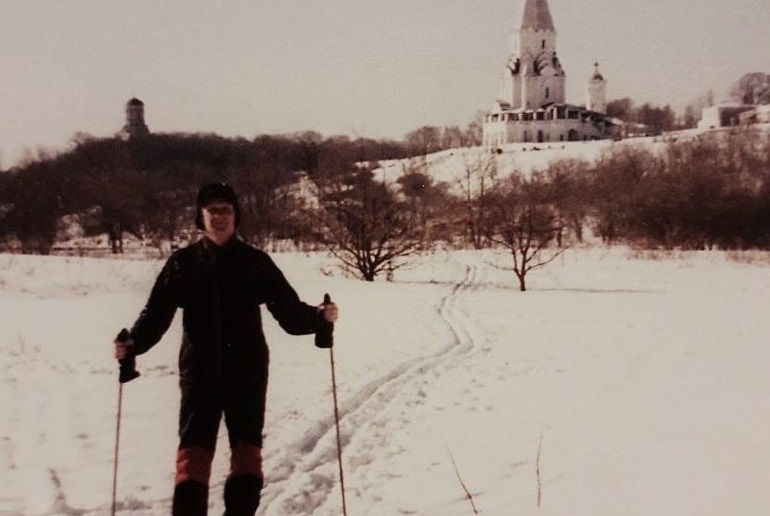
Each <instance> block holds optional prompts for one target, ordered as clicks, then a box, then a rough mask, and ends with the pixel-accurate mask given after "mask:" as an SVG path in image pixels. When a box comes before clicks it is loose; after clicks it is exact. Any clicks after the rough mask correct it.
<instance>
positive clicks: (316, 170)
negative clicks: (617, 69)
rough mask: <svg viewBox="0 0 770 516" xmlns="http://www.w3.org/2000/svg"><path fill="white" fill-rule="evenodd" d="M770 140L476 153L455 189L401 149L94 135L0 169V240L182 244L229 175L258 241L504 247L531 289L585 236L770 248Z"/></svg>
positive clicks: (740, 132) (395, 249)
mask: <svg viewBox="0 0 770 516" xmlns="http://www.w3.org/2000/svg"><path fill="white" fill-rule="evenodd" d="M769 134H770V133H768V132H767V131H762V130H758V129H755V128H752V127H742V128H734V129H732V130H729V131H718V132H709V133H704V134H701V135H699V136H697V137H693V138H691V139H687V140H680V141H672V142H669V143H667V144H665V145H662V144H661V145H659V146H658V147H653V146H644V145H634V144H618V145H615V146H613V147H612V150H611V151H608V152H606V153H604V154H603V155H602V156H600V157H599V158H598V159H597V160H595V161H591V162H589V161H582V160H562V161H556V162H553V163H551V164H550V165H549V166H548V167H547V168H546V169H544V170H538V171H534V172H531V173H528V174H522V173H517V172H515V171H514V172H513V173H511V171H504V170H500V168H499V165H498V160H499V158H500V157H499V155H498V154H496V153H491V152H483V151H480V150H479V152H476V153H475V154H474V153H469V154H468V155H473V156H476V158H468V159H467V160H466V164H465V165H466V166H465V170H464V171H463V172H462V173H461V174H458V176H457V178H456V180H455V182H454V184H450V183H442V182H438V181H436V180H435V179H434V178H433V177H432V176H431V174H430V171H429V169H428V168H427V167H426V160H425V159H424V156H414V152H415V151H416V149H417V148H418V147H417V146H414V147H411V148H410V147H409V146H408V145H406V144H404V143H402V144H398V143H396V142H388V141H372V140H350V139H348V138H342V137H334V138H327V139H324V138H321V137H320V136H319V135H318V134H316V133H300V134H296V135H291V136H281V137H278V136H260V137H257V138H255V139H254V140H245V139H239V138H222V137H219V136H215V135H150V136H148V137H147V138H144V139H138V140H128V141H123V140H120V139H90V138H86V139H83V140H82V141H79V142H78V144H77V145H76V146H75V147H74V149H73V150H71V151H70V152H67V153H64V154H61V155H58V156H56V157H53V158H51V159H45V160H40V161H35V162H33V163H31V164H28V165H27V166H26V167H25V168H22V169H18V170H14V171H11V172H7V173H4V174H0V242H2V245H3V246H4V247H5V248H8V247H10V245H11V243H15V244H16V245H20V246H21V248H22V250H23V251H24V252H35V253H47V252H50V250H51V248H52V247H53V246H54V244H55V243H56V242H57V240H59V239H61V238H63V236H62V235H63V233H62V231H63V230H65V229H66V228H67V226H68V225H71V224H72V223H73V221H75V222H77V225H78V227H80V228H81V229H82V231H83V232H84V234H85V235H99V234H105V233H106V234H109V235H112V239H113V243H114V244H115V245H116V249H115V250H116V251H119V242H120V238H121V235H122V234H124V233H131V234H134V235H136V236H137V237H139V238H141V239H143V240H145V241H148V242H164V241H165V242H168V241H170V240H173V239H181V240H187V239H190V238H193V235H194V228H193V219H194V199H195V194H196V192H197V189H198V187H199V186H200V185H201V184H204V183H206V182H209V181H220V180H223V181H228V182H230V183H232V184H233V185H234V186H235V187H236V188H237V189H238V191H239V193H240V195H241V203H242V209H243V225H242V228H241V233H242V235H243V237H244V238H246V239H248V240H249V241H252V242H254V243H255V244H256V245H259V246H266V245H268V244H269V243H270V242H274V241H277V240H288V241H291V242H293V243H294V245H296V246H298V247H307V248H316V249H327V250H329V251H331V252H332V253H333V254H334V255H335V256H337V257H338V258H339V260H340V262H341V263H342V264H344V265H345V266H346V267H348V268H349V269H350V270H353V271H354V272H356V273H357V274H359V275H360V276H361V277H362V278H363V279H366V280H373V279H375V278H376V277H377V276H378V275H381V274H389V273H391V272H392V271H393V270H395V269H396V268H398V267H400V266H402V265H403V264H405V263H408V260H409V257H410V256H411V255H413V254H415V253H419V252H423V251H425V250H429V249H431V248H433V247H435V246H436V245H438V244H441V245H444V246H452V247H471V248H486V247H496V248H502V249H505V250H507V251H508V252H509V253H510V256H511V260H510V268H511V270H512V271H514V272H515V273H516V276H517V277H518V279H519V282H520V288H521V289H522V290H524V289H525V288H526V281H525V280H526V274H527V273H528V272H529V271H531V270H533V269H536V268H538V267H542V266H544V265H546V264H547V263H548V262H549V261H550V260H552V259H553V258H554V257H555V256H558V254H559V253H561V252H563V250H564V249H566V248H568V247H569V246H570V245H576V244H577V245H579V244H581V243H584V242H586V241H587V239H588V238H589V235H592V236H593V237H594V238H596V239H600V241H602V242H604V243H606V244H614V243H625V244H629V245H633V246H639V247H645V248H680V249H708V248H719V249H747V248H760V249H770V136H768V135H769ZM415 142H417V143H416V144H417V145H422V144H423V143H424V140H421V139H416V140H415V141H414V142H412V143H415ZM421 148H422V149H423V151H426V150H425V147H421ZM421 152H422V151H421ZM409 156H412V157H411V158H410V157H409ZM385 159H390V160H401V161H400V163H401V164H402V167H403V170H402V171H401V172H402V173H401V174H400V177H399V178H398V179H397V180H396V181H393V182H390V183H387V182H384V181H382V180H381V179H379V178H378V176H377V174H376V173H375V171H376V169H377V167H378V164H379V163H380V162H381V161H382V160H385ZM299 171H302V173H301V174H298V172H299ZM302 181H304V182H305V184H306V185H309V187H310V191H309V192H308V191H306V192H304V194H300V193H298V191H297V185H298V184H300V183H301V182H302Z"/></svg>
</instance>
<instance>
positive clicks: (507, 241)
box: [488, 174, 567, 292]
mask: <svg viewBox="0 0 770 516" xmlns="http://www.w3.org/2000/svg"><path fill="white" fill-rule="evenodd" d="M543 187H544V185H543V184H541V183H540V182H539V181H537V180H527V179H524V178H523V177H521V176H519V175H515V174H514V175H512V176H511V177H510V179H509V181H508V182H506V183H503V184H500V185H499V186H498V187H496V188H495V191H494V193H493V194H490V196H489V199H488V202H489V216H490V218H491V222H490V228H491V229H492V232H491V233H490V235H489V238H490V240H492V241H493V242H494V243H496V244H498V245H501V246H503V247H505V248H506V249H507V250H508V251H509V252H510V255H511V259H512V261H513V266H512V267H510V268H506V269H510V270H513V272H514V274H516V277H517V278H518V280H519V290H521V291H522V292H524V291H526V290H527V281H526V279H527V275H528V274H529V273H530V272H531V271H533V270H535V269H538V268H540V267H544V266H546V265H548V264H549V263H551V262H552V261H553V260H554V259H556V257H558V256H559V255H560V254H562V253H563V252H564V251H565V250H566V249H567V248H566V247H558V248H554V247H552V246H551V244H552V243H553V242H554V241H555V240H556V238H557V235H558V234H559V233H560V232H561V231H562V227H561V225H560V224H559V221H558V216H557V213H556V210H555V209H554V207H553V206H552V205H551V204H550V203H549V202H547V200H546V199H545V198H544V196H543V191H542V190H543Z"/></svg>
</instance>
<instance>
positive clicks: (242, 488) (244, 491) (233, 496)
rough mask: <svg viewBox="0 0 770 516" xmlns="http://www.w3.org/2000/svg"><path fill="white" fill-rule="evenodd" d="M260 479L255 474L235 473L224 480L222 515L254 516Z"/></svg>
mask: <svg viewBox="0 0 770 516" xmlns="http://www.w3.org/2000/svg"><path fill="white" fill-rule="evenodd" d="M261 489H262V479H261V478H259V477H258V476H256V475H237V476H233V477H230V478H228V479H227V482H225V514H224V516H254V514H255V513H256V512H257V507H259V498H260V496H259V492H260V490H261Z"/></svg>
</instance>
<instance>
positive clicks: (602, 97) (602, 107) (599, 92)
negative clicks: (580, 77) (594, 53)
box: [586, 63, 607, 113]
mask: <svg viewBox="0 0 770 516" xmlns="http://www.w3.org/2000/svg"><path fill="white" fill-rule="evenodd" d="M586 109H588V110H589V111H596V112H597V113H606V112H607V81H606V80H604V77H603V76H602V74H601V73H599V63H594V73H593V75H591V77H590V78H589V79H588V84H587V85H586Z"/></svg>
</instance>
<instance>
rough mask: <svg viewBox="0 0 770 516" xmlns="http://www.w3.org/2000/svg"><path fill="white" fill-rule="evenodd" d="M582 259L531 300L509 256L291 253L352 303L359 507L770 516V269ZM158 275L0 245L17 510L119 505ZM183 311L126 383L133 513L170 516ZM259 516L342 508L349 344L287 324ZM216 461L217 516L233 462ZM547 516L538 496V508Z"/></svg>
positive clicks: (141, 267) (5, 507)
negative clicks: (135, 361)
mask: <svg viewBox="0 0 770 516" xmlns="http://www.w3.org/2000/svg"><path fill="white" fill-rule="evenodd" d="M754 257H755V258H758V260H757V261H756V262H753V263H749V262H748V261H741V262H735V261H730V260H727V259H726V256H725V255H724V254H723V253H717V252H711V253H708V252H706V253H688V254H672V255H653V256H648V257H645V259H639V257H631V256H630V253H629V252H628V251H626V250H619V249H613V250H607V249H593V250H579V251H573V252H569V253H567V254H565V255H564V256H563V257H562V258H561V259H560V260H559V261H557V262H554V263H553V264H551V265H550V266H549V267H548V268H545V269H542V270H541V271H536V272H535V273H533V274H532V275H531V277H530V281H529V289H530V290H529V291H528V292H526V293H521V292H518V291H517V290H516V282H515V278H514V276H513V274H512V273H510V272H505V271H502V270H500V269H498V268H495V267H493V266H492V265H491V264H492V263H494V262H496V263H498V264H504V263H505V261H506V259H505V256H504V255H494V254H491V253H477V252H451V253H438V254H435V255H432V256H429V257H426V258H425V259H424V260H423V261H421V262H420V263H419V264H417V265H416V266H415V267H414V268H411V269H408V270H403V271H399V272H398V273H397V274H396V278H395V279H396V281H395V282H392V283H387V282H376V283H365V282H359V281H355V280H352V279H346V278H344V277H342V275H341V274H339V273H337V272H336V270H335V269H334V268H333V267H332V266H330V262H329V260H328V258H326V257H324V256H317V255H311V256H307V255H303V254H279V255H274V258H275V260H276V261H277V262H278V263H279V265H280V266H281V267H282V268H283V269H284V272H285V273H286V275H287V277H288V278H289V279H290V281H291V282H292V283H293V285H294V286H295V287H296V288H297V290H298V291H299V293H300V295H301V296H302V297H303V299H305V300H307V301H308V302H316V301H320V299H321V297H322V295H323V293H324V292H330V293H331V295H332V298H333V299H334V300H335V301H336V302H337V303H338V304H339V306H340V310H341V317H340V321H339V323H338V325H337V328H336V333H335V338H336V347H335V349H334V353H335V359H336V372H337V380H338V387H339V388H338V393H339V403H340V412H341V417H342V420H341V430H342V440H343V464H344V473H345V482H346V497H347V505H348V514H350V515H351V516H353V515H382V516H391V515H408V514H416V515H430V516H447V515H467V514H473V509H472V507H471V503H470V500H469V499H468V497H467V496H466V495H465V492H464V491H463V488H462V485H461V483H460V480H459V479H458V475H457V473H456V472H455V468H454V466H453V461H454V463H455V464H456V467H457V472H459V475H460V477H461V478H462V482H463V483H464V484H465V486H467V488H468V490H469V491H470V492H471V494H472V501H473V503H474V504H475V507H476V508H477V510H478V512H479V513H480V514H488V515H495V516H498V515H501V516H505V515H526V514H548V515H559V516H563V515H570V516H575V515H587V516H598V515H613V516H615V515H620V514H623V515H655V516H659V515H677V516H681V515H697V516H706V515H727V514H729V515H759V514H768V513H770V489H768V486H770V446H768V444H767V443H768V435H770V381H769V380H768V372H767V370H768V364H770V346H768V342H769V341H768V336H769V335H770V317H768V301H767V299H768V297H767V293H768V291H770V261H768V259H767V256H765V255H754ZM160 265H161V264H160V262H155V261H150V262H147V261H130V260H110V259H105V260H95V259H88V258H54V257H27V256H24V257H23V256H10V255H0V314H2V316H1V317H2V322H1V323H0V514H1V515H4V516H9V515H43V514H45V515H67V516H69V515H104V514H109V512H110V507H111V492H112V472H113V452H114V446H115V415H116V410H117V395H118V384H117V369H116V364H115V363H114V360H113V359H112V355H111V353H112V346H111V341H112V339H113V337H114V335H115V334H116V332H117V331H118V330H119V329H120V328H121V327H123V326H127V325H129V324H131V323H132V322H133V319H134V318H135V316H136V315H137V314H138V311H139V310H140V308H141V306H142V304H143V303H144V301H145V297H146V295H147V293H148V291H149V288H150V285H151V283H152V281H153V279H154V276H155V274H156V273H157V271H158V270H159V268H160ZM180 319H181V318H180V317H177V320H176V321H175V323H174V325H173V326H172V329H171V330H170V331H169V333H168V334H167V336H166V337H165V338H164V340H163V341H162V342H161V343H160V344H159V345H158V346H157V347H156V348H154V349H153V350H152V351H151V352H150V353H149V354H147V355H144V356H142V357H140V359H139V369H140V371H141V373H142V376H141V377H140V378H139V379H138V380H136V381H134V382H132V383H130V384H127V385H126V386H125V387H124V389H123V419H122V429H121V433H122V434H121V446H120V461H119V477H118V508H119V511H118V513H119V514H121V515H128V514H132V515H165V514H168V513H169V506H170V495H171V490H172V483H173V473H174V455H175V448H176V445H177V443H176V420H177V407H178V391H177V379H176V353H177V349H178V342H179V338H180V326H179V320H180ZM266 326H267V327H266V333H267V335H268V339H269V342H270V344H271V353H272V362H271V371H270V374H271V379H270V390H269V399H268V418H267V425H266V440H265V446H266V448H265V470H266V473H267V485H266V488H265V490H264V491H263V504H262V506H261V507H260V510H259V514H261V515H291V514H294V515H297V514H314V515H335V516H336V515H339V514H341V497H340V489H339V482H338V466H337V461H336V441H335V433H334V424H333V403H332V394H331V376H330V366H329V353H328V352H327V351H323V350H318V349H316V348H315V347H314V346H313V342H312V338H311V337H290V336H287V335H285V334H283V333H282V332H281V330H280V329H279V328H278V327H277V325H276V324H275V323H274V322H273V321H272V319H270V318H269V316H267V317H266ZM220 439H222V440H221V441H220V447H219V450H218V453H217V457H216V459H215V465H214V474H213V479H212V496H211V500H210V504H211V509H212V510H211V514H221V511H222V502H221V492H222V486H223V480H224V476H225V474H226V469H227V465H228V462H227V461H228V453H227V450H226V448H227V446H226V440H224V435H223V434H221V435H220ZM538 505H539V506H538Z"/></svg>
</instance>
